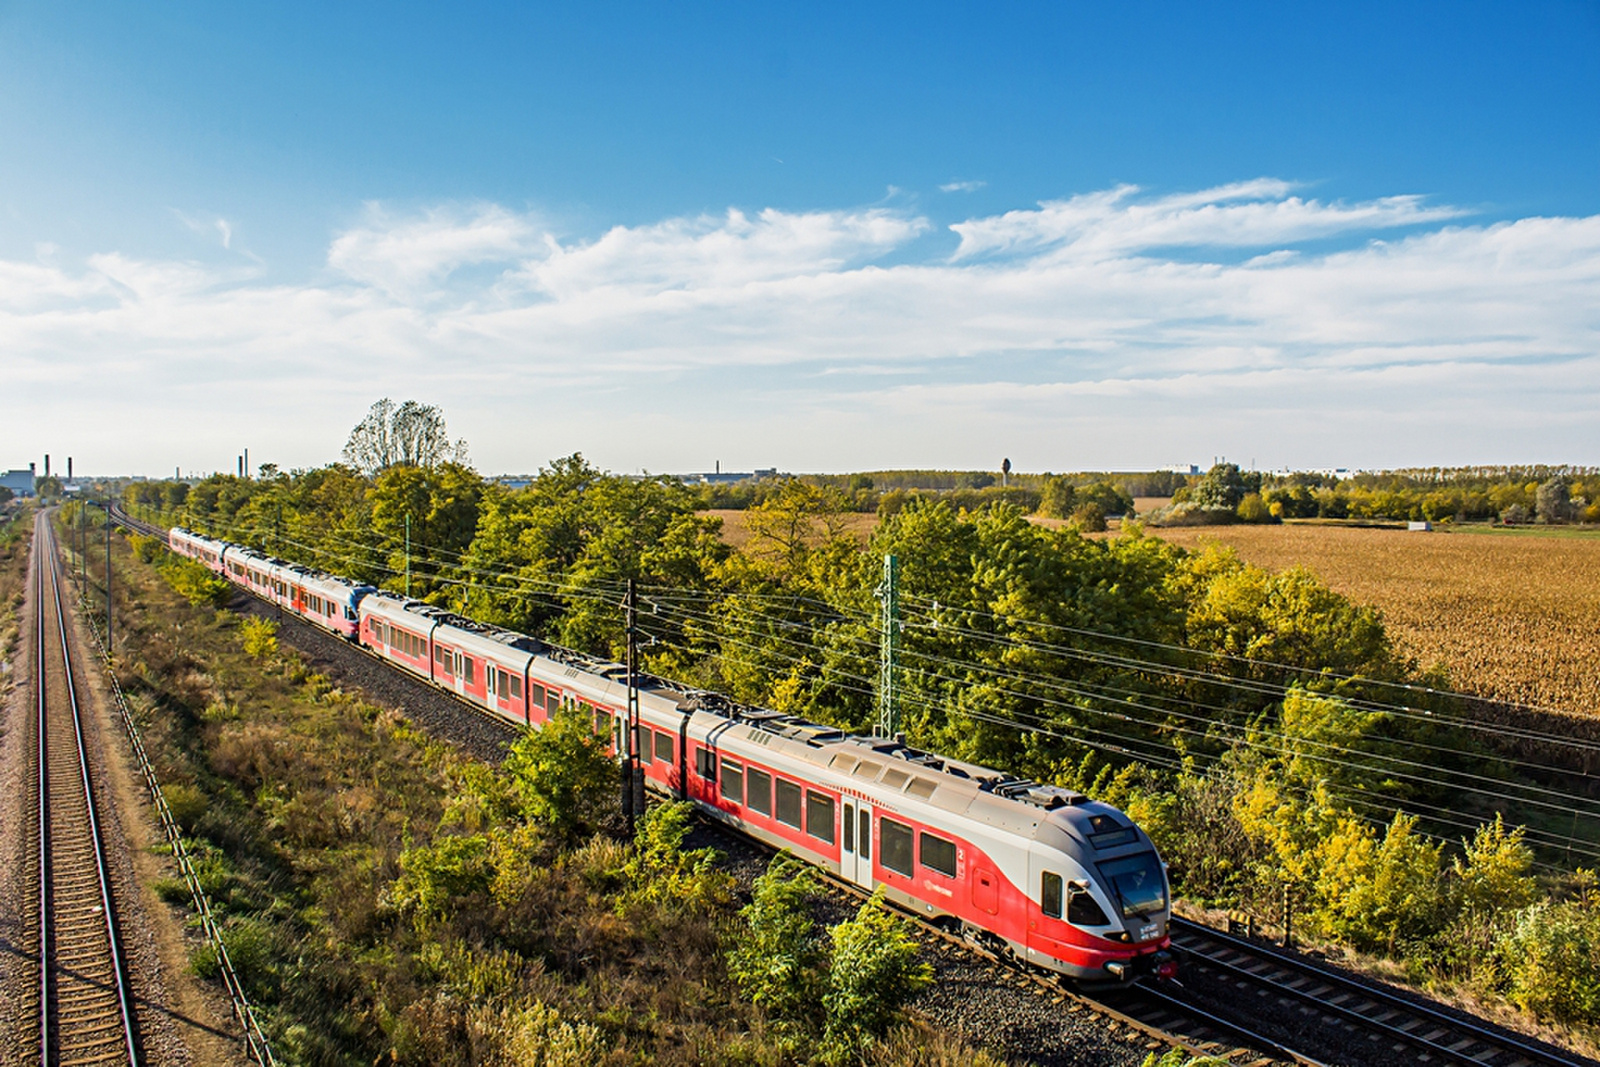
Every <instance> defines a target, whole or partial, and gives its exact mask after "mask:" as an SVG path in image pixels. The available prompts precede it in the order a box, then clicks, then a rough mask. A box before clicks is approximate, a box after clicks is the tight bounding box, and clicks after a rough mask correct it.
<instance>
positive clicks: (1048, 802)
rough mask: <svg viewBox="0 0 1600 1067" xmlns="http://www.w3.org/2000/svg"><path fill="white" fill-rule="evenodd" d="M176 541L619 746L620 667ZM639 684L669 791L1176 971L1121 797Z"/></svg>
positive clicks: (1089, 964)
mask: <svg viewBox="0 0 1600 1067" xmlns="http://www.w3.org/2000/svg"><path fill="white" fill-rule="evenodd" d="M169 543H170V545H171V547H172V549H173V550H174V551H176V552H178V553H180V554H182V555H185V556H189V557H191V558H193V559H196V560H199V561H201V562H203V563H205V564H206V565H207V566H208V567H210V568H211V569H212V570H214V571H216V572H217V573H218V574H221V575H223V576H224V577H226V578H228V579H229V580H230V581H233V582H235V583H237V584H239V585H241V586H243V587H244V588H246V589H249V590H250V591H251V592H253V593H255V594H257V595H258V596H260V597H262V598H264V599H266V600H269V601H271V602H273V603H276V604H280V605H282V607H283V608H284V609H285V610H287V611H291V612H293V613H295V614H297V615H299V616H301V617H303V618H305V619H307V620H308V621H310V622H312V623H315V624H316V625H318V626H321V627H324V628H326V629H328V630H331V631H332V632H334V633H336V634H339V635H340V636H341V637H344V638H346V639H348V640H352V641H358V642H360V643H361V644H363V645H365V646H366V647H367V648H369V649H371V650H372V651H373V652H375V653H377V654H378V655H379V656H382V657H383V658H384V659H387V660H389V661H390V662H391V663H393V664H394V665H396V666H397V667H400V668H401V669H403V670H406V671H409V672H411V673H413V674H415V675H417V676H418V677H420V678H424V679H426V680H428V681H430V682H432V683H433V684H435V685H438V686H441V687H443V688H445V689H448V690H449V691H451V692H453V693H455V694H457V695H458V696H460V697H461V698H462V699H465V700H468V701H471V702H472V703H474V704H477V705H479V706H482V707H484V708H487V709H489V710H490V711H492V712H494V713H496V714H498V715H501V716H503V717H505V718H507V719H509V720H512V721H515V722H520V723H523V724H525V725H528V726H532V727H536V726H538V725H540V724H541V723H543V722H544V721H546V720H547V719H548V718H549V717H550V716H551V715H552V714H554V713H555V712H556V711H557V710H559V709H561V708H562V707H564V706H566V707H575V708H581V709H584V710H586V711H587V712H588V713H589V714H590V715H591V716H592V717H593V721H594V724H595V729H596V731H597V732H599V733H602V734H604V735H607V736H609V737H610V743H611V745H612V746H613V749H614V750H620V748H621V747H622V741H623V737H624V735H623V729H624V723H625V721H626V717H625V712H626V708H627V670H626V668H625V667H623V666H622V665H621V664H617V663H609V662H606V661H603V660H597V659H594V658H591V657H589V656H584V655H582V654H579V653H575V652H571V651H568V650H565V649H560V648H556V647H554V646H551V645H547V644H545V643H543V642H541V641H538V640H536V639H534V638H532V637H528V636H526V635H524V634H518V633H512V632H510V631H507V630H502V629H498V628H496V627H493V626H486V625H483V624H481V623H478V622H474V621H473V620H470V619H466V618H463V617H461V616H459V615H456V614H454V613H452V612H449V611H446V610H444V609H441V608H436V607H433V606H431V605H427V604H423V603H419V602H417V601H414V600H408V599H406V598H405V597H401V596H397V595H395V594H393V593H388V592H383V591H379V590H376V589H374V588H373V587H372V586H369V585H362V584H359V583H355V582H350V581H347V580H345V579H342V578H338V577H335V576H333V575H328V574H322V573H319V572H316V571H311V570H307V569H305V568H303V567H297V566H294V565H292V564H289V563H285V562H283V561H282V560H275V559H271V558H268V557H266V556H263V555H261V554H260V553H258V552H254V551H252V550H250V549H246V548H242V547H240V546H238V545H234V544H231V543H229V542H225V541H217V540H213V539H211V538H207V537H201V536H198V535H196V534H194V533H191V532H189V531H187V530H182V529H174V530H172V531H171V534H170V538H169ZM638 689H639V723H640V725H639V754H640V761H641V763H642V764H643V771H644V775H645V777H646V780H647V781H648V782H649V783H651V784H652V785H653V786H654V787H655V788H656V789H657V790H659V791H661V792H664V793H668V794H671V795H675V796H678V797H681V798H683V799H685V800H689V801H692V802H694V803H695V804H697V805H698V806H699V807H700V808H701V809H702V810H704V811H706V812H707V813H709V814H711V815H713V816H714V817H716V818H718V819H720V820H722V821H724V822H726V823H728V824H730V825H732V826H735V827H737V828H738V829H740V830H742V831H743V832H745V833H747V834H749V835H751V836H752V837H755V838H758V839H760V840H762V841H765V842H767V843H769V844H771V845H775V846H778V847H780V848H784V849H787V850H789V851H790V852H793V853H794V854H796V855H798V856H800V857H801V858H803V859H806V860H808V861H809V862H811V863H814V864H816V865H817V866H819V867H824V868H826V869H827V870H829V871H831V872H832V873H834V874H835V875H837V876H839V877H840V878H842V879H844V880H846V881H848V882H852V883H854V884H856V885H859V886H861V887H862V888H863V889H868V890H871V889H874V888H877V887H879V886H881V887H883V889H884V890H885V892H886V893H887V895H888V896H889V898H890V899H892V900H894V901H895V902H896V903H898V904H900V905H901V906H903V907H906V908H908V909H911V910H914V911H916V912H919V913H921V914H922V915H924V916H925V917H927V918H929V919H931V920H933V921H935V922H938V923H940V924H941V925H945V926H948V927H950V928H951V929H957V930H960V931H962V932H963V933H965V934H966V936H968V937H969V938H972V939H973V940H975V941H978V942H980V943H982V944H985V945H987V946H988V947H990V948H992V949H995V950H997V951H1000V952H1005V953H1010V954H1014V955H1015V956H1016V957H1017V958H1018V959H1021V960H1024V961H1026V962H1028V963H1030V964H1033V965H1035V966H1038V967H1042V968H1046V969H1049V970H1053V971H1058V972H1061V973H1063V974H1066V975H1068V976H1070V977H1072V978H1075V979H1077V980H1079V981H1082V982H1086V983H1118V982H1128V981H1132V980H1133V979H1134V978H1136V977H1138V976H1140V975H1145V974H1154V975H1157V976H1159V977H1170V976H1171V975H1173V974H1175V973H1176V970H1177V964H1176V960H1175V959H1174V957H1173V955H1172V953H1171V951H1170V949H1169V939H1168V936H1167V926H1168V922H1169V920H1170V918H1171V902H1170V895H1169V891H1168V886H1167V878H1166V871H1165V865H1164V864H1163V863H1162V862H1161V860H1160V857H1159V856H1158V855H1157V853H1156V849H1155V846H1154V845H1153V844H1152V843H1151V841H1150V839H1149V837H1148V836H1147V835H1146V834H1145V832H1144V831H1143V830H1142V829H1140V828H1139V827H1138V826H1135V825H1134V824H1133V823H1132V822H1131V821H1130V820H1129V819H1128V818H1127V817H1126V816H1125V815H1123V814H1122V813H1121V812H1120V811H1118V810H1117V809H1116V808H1113V807H1111V806H1109V805H1106V804H1102V803H1099V802H1097V801H1093V800H1090V799H1088V798H1087V797H1084V796H1081V795H1078V794H1075V793H1072V792H1070V791H1068V790H1064V789H1060V788H1057V787H1055V786H1048V785H1040V784H1039V783H1037V782H1031V781H1026V780H1020V779H1016V778H1012V777H1009V776H1007V775H1005V774H1002V773H1001V772H999V771H996V770H992V769H990V768H987V767H980V766H977V765H975V764H970V763H962V762H959V761H956V760H949V759H944V758H941V757H939V756H936V755H933V754H931V753H927V752H921V751H918V750H916V749H913V748H909V747H907V746H906V745H904V744H901V743H898V742H894V741H885V740H882V739H877V738H868V737H860V736H855V735H850V734H845V733H843V732H842V731H840V730H836V729H832V728H830V727H826V726H819V725H817V724H815V723H811V722H806V721H804V720H802V719H799V718H796V717H794V716H791V715H785V714H782V713H780V712H776V711H769V710H765V709H759V708H751V707H746V706H742V705H737V704H735V703H733V702H732V701H729V700H728V699H726V698H724V697H721V696H719V695H717V694H714V693H707V692H704V691H699V690H694V689H688V688H685V687H681V686H678V685H676V684H674V683H671V682H666V681H663V680H661V679H658V678H652V677H645V676H641V677H640V678H639V679H638Z"/></svg>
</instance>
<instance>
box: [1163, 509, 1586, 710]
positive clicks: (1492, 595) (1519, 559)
mask: <svg viewBox="0 0 1600 1067" xmlns="http://www.w3.org/2000/svg"><path fill="white" fill-rule="evenodd" d="M1150 532H1151V533H1154V534H1156V535H1157V536H1160V537H1163V538H1166V539H1167V540H1169V541H1171V542H1173V543H1175V544H1179V545H1183V546H1184V547H1186V548H1194V547H1198V546H1200V545H1202V544H1204V543H1205V542H1207V541H1216V542H1220V543H1222V544H1226V545H1231V546H1232V547H1233V548H1235V549H1236V550H1237V551H1238V553H1239V555H1240V556H1241V557H1242V558H1244V559H1245V560H1246V561H1248V562H1250V563H1254V564H1256V565H1258V566H1261V567H1266V568H1268V569H1270V570H1282V569H1283V568H1286V567H1290V566H1294V565H1296V564H1302V565H1304V566H1306V567H1308V568H1310V569H1311V570H1312V571H1313V572H1315V573H1316V574H1317V576H1318V577H1320V578H1321V579H1322V580H1323V581H1324V582H1326V583H1327V584H1328V585H1329V586H1331V587H1332V588H1334V589H1335V590H1337V591H1339V592H1341V593H1343V594H1345V595H1346V596H1348V597H1350V598H1351V599H1353V600H1356V601H1358V602H1361V603H1365V604H1371V605H1373V606H1375V607H1377V608H1379V609H1380V610H1381V611H1382V612H1383V616H1384V621H1385V623H1386V624H1387V625H1388V628H1389V633H1390V636H1391V637H1393V638H1394V640H1395V642H1396V644H1397V645H1398V646H1399V647H1400V648H1401V649H1402V650H1403V651H1405V652H1406V653H1407V654H1409V655H1412V656H1415V657H1416V658H1417V659H1418V660H1419V661H1421V662H1422V663H1424V664H1432V663H1442V664H1444V666H1445V667H1446V668H1447V669H1448V670H1449V672H1450V677H1451V681H1452V684H1453V685H1455V686H1456V687H1457V688H1461V689H1465V690H1467V691H1468V692H1472V693H1476V694H1479V695H1481V696H1486V697H1490V698H1492V699H1495V700H1503V701H1511V702H1516V703H1522V704H1532V705H1537V706H1540V707H1549V708H1558V709H1561V710H1565V711H1576V712H1583V713H1586V714H1590V715H1594V714H1600V672H1597V671H1596V670H1595V664H1596V663H1600V537H1597V536H1565V537H1563V536H1542V535H1540V534H1535V533H1515V532H1503V533H1478V534H1473V533H1446V532H1434V533H1410V532H1407V531H1405V530H1389V529H1365V528H1354V527H1343V526H1314V525H1285V526H1230V527H1222V528H1219V527H1208V528H1181V529H1166V530H1152V531H1150Z"/></svg>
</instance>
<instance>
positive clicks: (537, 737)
mask: <svg viewBox="0 0 1600 1067" xmlns="http://www.w3.org/2000/svg"><path fill="white" fill-rule="evenodd" d="M505 770H506V773H507V774H508V775H509V776H510V779H511V792H512V795H513V796H514V797H515V798H516V801H517V804H518V806H519V807H520V808H521V809H522V814H523V816H524V817H525V818H527V819H530V820H531V821H533V822H536V823H538V824H539V825H540V826H542V827H544V828H545V829H546V830H548V831H549V832H550V833H551V834H552V835H553V836H554V837H555V838H556V839H557V841H559V842H563V843H569V844H570V843H575V842H578V841H582V840H584V839H585V838H587V837H589V836H590V835H591V834H593V833H594V832H595V831H596V830H598V829H599V828H600V827H601V826H602V825H604V824H605V823H606V822H607V821H608V820H610V819H611V817H612V816H613V815H614V814H615V813H616V812H617V810H618V808H619V807H620V805H621V793H622V783H621V779H620V777H619V775H618V774H617V764H616V762H615V761H614V760H613V759H612V758H611V757H610V755H608V754H607V751H606V739H605V738H603V737H598V736H596V735H595V732H594V729H593V725H592V720H591V719H590V717H589V712H588V711H587V710H586V709H583V708H564V709H562V710H561V711H558V712H557V713H556V714H555V715H554V716H552V717H551V718H550V720H549V721H548V722H546V723H545V724H544V726H543V728H541V729H538V730H532V731H530V732H528V733H526V734H524V735H523V736H522V737H519V738H517V740H516V741H515V742H514V743H513V744H512V746H511V752H510V754H508V755H507V756H506V762H505Z"/></svg>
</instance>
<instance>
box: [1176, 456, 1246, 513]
mask: <svg viewBox="0 0 1600 1067" xmlns="http://www.w3.org/2000/svg"><path fill="white" fill-rule="evenodd" d="M1246 492H1247V489H1246V487H1245V478H1244V475H1243V474H1242V473H1241V472H1240V470H1239V465H1238V464H1237V463H1218V464H1215V465H1214V466H1213V467H1212V468H1211V469H1210V470H1208V471H1206V473H1205V476H1204V477H1203V478H1201V479H1200V482H1199V484H1197V485H1196V486H1194V488H1193V489H1191V490H1190V491H1189V499H1190V500H1192V501H1194V503H1196V504H1198V505H1199V506H1200V507H1203V508H1216V509H1217V510H1219V511H1232V510H1234V509H1235V508H1237V507H1238V506H1239V501H1241V500H1243V499H1244V495H1245V493H1246Z"/></svg>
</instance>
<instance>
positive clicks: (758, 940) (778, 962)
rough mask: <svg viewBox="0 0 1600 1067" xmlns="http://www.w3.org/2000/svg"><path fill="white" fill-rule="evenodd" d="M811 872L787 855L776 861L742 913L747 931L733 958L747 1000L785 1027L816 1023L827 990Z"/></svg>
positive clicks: (742, 932)
mask: <svg viewBox="0 0 1600 1067" xmlns="http://www.w3.org/2000/svg"><path fill="white" fill-rule="evenodd" d="M814 888H815V882H814V880H813V876H812V874H811V870H810V868H808V867H806V866H805V865H804V864H803V863H801V862H800V861H799V860H797V859H795V858H794V857H793V856H790V855H788V854H787V853H781V852H780V853H779V854H778V855H776V856H774V857H772V862H771V863H769V864H768V865H767V869H766V872H765V873H764V874H762V875H761V877H759V878H757V879H756V883H755V891H754V894H753V896H752V899H751V901H750V903H749V904H747V905H745V907H744V908H743V909H742V910H741V911H740V912H739V917H740V918H741V919H743V920H744V927H743V929H741V930H739V931H738V933H737V934H736V935H735V942H734V947H733V948H732V949H731V950H730V951H729V952H728V974H729V975H730V976H731V977H732V978H733V980H734V982H735V983H737V984H738V986H739V991H740V992H741V993H743V994H744V996H745V999H746V1000H748V1001H750V1002H751V1003H752V1004H755V1005H757V1006H759V1007H760V1008H761V1009H762V1010H763V1011H765V1012H766V1013H767V1017H768V1018H770V1019H772V1020H773V1021H774V1022H776V1023H778V1024H780V1027H794V1026H799V1025H803V1024H805V1023H806V1022H808V1021H812V1016H813V1013H814V1012H815V1009H816V1006H817V1003H818V997H819V995H820V993H821V985H822V977H821V975H822V964H823V953H822V945H821V943H820V942H818V940H817V936H816V926H817V924H816V923H815V922H814V921H813V920H812V918H811V912H810V908H809V900H810V897H811V894H812V891H813V889H814Z"/></svg>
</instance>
